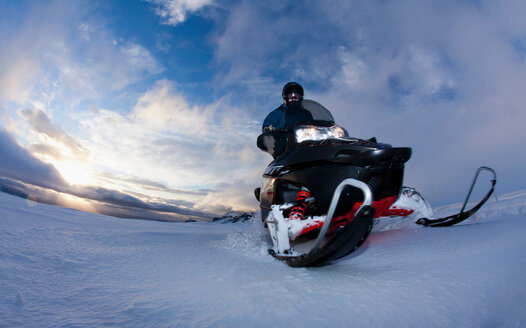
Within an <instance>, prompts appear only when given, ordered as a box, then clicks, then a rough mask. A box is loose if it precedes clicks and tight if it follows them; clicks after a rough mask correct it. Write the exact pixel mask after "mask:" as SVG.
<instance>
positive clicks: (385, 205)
mask: <svg viewBox="0 0 526 328" xmlns="http://www.w3.org/2000/svg"><path fill="white" fill-rule="evenodd" d="M395 201H396V196H392V197H387V198H384V199H381V200H378V201H373V207H374V209H375V214H374V217H375V218H378V217H380V216H383V215H386V212H387V213H395V212H396V213H401V214H402V215H400V216H407V215H409V214H411V213H413V211H412V210H403V209H391V210H390V209H389V207H391V205H393V203H394V202H395ZM362 203H363V202H360V203H355V204H354V206H353V207H352V208H351V210H350V211H349V212H348V213H347V214H345V215H343V216H339V217H336V218H334V219H333V220H332V221H331V227H330V229H329V231H328V233H327V234H328V235H329V234H331V233H332V232H334V231H335V230H336V229H339V228H342V227H344V226H346V225H347V224H349V222H351V221H352V220H353V219H354V217H355V215H356V212H357V211H358V209H359V208H360V206H362ZM406 212H409V213H407V214H405V213H406ZM404 214H405V215H404ZM393 215H399V214H393ZM322 226H323V222H321V221H317V222H315V223H314V224H312V225H309V226H307V227H305V228H304V229H303V230H302V231H301V232H300V233H299V234H298V237H299V236H301V235H304V234H306V233H308V232H311V231H313V230H316V229H319V228H321V227H322Z"/></svg>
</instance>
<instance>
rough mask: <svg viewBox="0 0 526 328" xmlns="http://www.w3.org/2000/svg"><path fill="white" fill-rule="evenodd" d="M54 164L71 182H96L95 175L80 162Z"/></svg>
mask: <svg viewBox="0 0 526 328" xmlns="http://www.w3.org/2000/svg"><path fill="white" fill-rule="evenodd" d="M53 165H54V166H55V167H56V168H57V170H58V171H59V172H60V174H61V175H62V177H63V178H64V179H65V180H66V181H67V182H69V183H70V184H74V185H90V184H93V183H94V175H93V174H92V173H91V172H90V171H89V170H88V169H87V168H86V167H85V165H83V164H81V163H79V162H71V161H70V162H55V163H53Z"/></svg>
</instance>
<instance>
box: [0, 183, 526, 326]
mask: <svg viewBox="0 0 526 328" xmlns="http://www.w3.org/2000/svg"><path fill="white" fill-rule="evenodd" d="M460 206H461V204H453V205H451V206H448V207H444V208H438V209H434V211H435V214H436V215H437V216H441V215H442V214H447V213H448V212H451V211H454V210H455V209H458V208H459V207H460ZM0 213H1V214H0V327H36V326H39V327H41V326H47V327H51V326H52V327H101V326H104V327H108V326H116V327H210V326H213V327H233V326H246V327H269V326H279V327H299V326H301V327H329V326H355V327H526V314H525V313H526V260H525V259H526V238H525V236H526V220H525V217H526V191H519V192H516V193H513V194H508V195H503V196H500V197H499V200H498V202H496V201H495V199H494V198H492V199H491V200H490V201H488V203H487V204H486V205H485V206H484V207H483V208H482V209H481V210H480V212H479V213H477V215H476V216H475V217H473V218H471V219H469V220H468V221H465V222H463V223H462V224H460V225H458V226H454V227H447V228H425V227H421V226H418V225H416V224H414V220H412V219H411V218H406V219H394V218H382V219H380V220H379V221H378V222H377V224H376V225H375V228H374V229H373V232H372V234H371V236H370V237H369V239H368V240H367V241H366V242H365V244H364V245H363V246H362V247H361V248H360V249H359V250H358V251H357V252H355V253H353V254H352V255H351V256H349V257H346V258H344V259H343V260H341V261H339V262H337V263H334V264H332V265H329V266H325V267H321V268H299V269H296V268H290V267H288V266H287V265H285V264H284V263H281V262H279V261H277V260H275V259H273V258H272V257H271V256H269V255H268V254H267V248H268V247H269V246H268V243H269V242H270V241H269V237H268V234H267V232H266V231H265V230H264V228H263V227H262V224H261V222H260V220H259V219H258V218H256V219H255V220H253V221H250V222H245V223H235V224H220V223H218V222H211V223H203V222H195V223H173V222H172V223H170V222H159V221H142V220H126V219H118V218H113V217H108V216H102V215H96V214H91V213H85V212H81V211H77V210H72V209H67V208H62V207H56V206H51V205H46V204H40V203H34V202H30V201H27V200H25V199H22V198H17V197H15V196H11V195H8V194H5V193H0Z"/></svg>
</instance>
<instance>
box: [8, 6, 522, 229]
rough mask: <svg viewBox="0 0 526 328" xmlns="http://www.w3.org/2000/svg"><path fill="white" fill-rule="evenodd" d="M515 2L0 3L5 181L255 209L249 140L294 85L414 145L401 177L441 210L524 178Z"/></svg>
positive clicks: (116, 204) (256, 166)
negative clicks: (475, 184) (479, 180)
mask: <svg viewBox="0 0 526 328" xmlns="http://www.w3.org/2000/svg"><path fill="white" fill-rule="evenodd" d="M525 12H526V2H525V1H498V2H496V1H476V0H473V1H468V0H464V1H462V0H458V1H439V2H437V1H430V0H429V1H428V0H424V1H418V2H416V3H415V2H414V1H396V2H390V1H380V0H378V1H367V2H360V1H330V2H328V1H301V2H298V1H295V2H288V1H272V0H270V1H265V2H262V1H246V0H226V1H217V0H195V1H194V0H149V1H139V0H130V1H61V0H51V1H46V2H42V1H10V0H7V1H2V2H0V48H1V49H2V51H1V52H0V177H2V180H0V181H3V182H2V183H3V184H4V185H9V186H10V187H11V188H16V187H19V188H22V189H23V190H24V192H25V193H26V194H28V195H29V196H31V195H32V196H33V198H35V199H44V198H46V199H47V200H48V201H49V202H53V201H54V202H58V199H61V200H62V203H60V204H61V205H67V206H73V205H71V203H72V202H78V203H80V202H82V203H83V204H84V205H83V206H84V207H83V209H90V210H93V211H99V212H104V211H102V210H101V209H100V208H101V207H105V208H106V211H105V213H109V212H111V211H112V210H117V209H121V210H126V209H128V210H129V209H133V210H137V211H138V210H139V209H146V210H148V211H150V212H149V213H150V214H151V215H154V214H155V215H156V216H155V217H160V218H162V217H165V216H170V217H173V218H174V219H188V218H194V219H210V218H212V217H214V216H216V215H220V214H224V213H225V212H227V211H230V210H239V211H252V210H255V209H257V206H258V204H257V202H256V200H255V198H254V196H253V189H254V188H255V187H257V186H259V184H260V180H261V173H262V171H263V170H264V168H265V167H266V165H267V164H268V163H269V162H270V161H271V157H270V155H268V154H266V153H263V152H261V151H260V150H259V149H258V148H257V147H256V145H255V140H256V138H257V136H258V134H259V133H260V131H261V123H262V121H263V119H264V118H265V116H266V115H267V114H268V113H269V112H270V111H271V110H273V109H274V108H276V107H277V106H279V104H280V103H281V97H280V95H281V88H282V86H283V85H284V84H285V83H286V82H288V81H298V82H300V83H301V84H302V85H303V86H304V88H305V98H308V99H313V100H316V101H318V102H320V103H322V104H323V105H324V106H325V107H327V108H328V109H329V110H330V111H331V112H332V114H333V115H334V117H335V119H336V122H337V123H338V124H340V125H341V126H343V127H345V128H346V129H347V130H348V131H349V133H350V134H351V135H352V136H354V137H359V138H370V137H373V136H376V137H377V139H378V140H379V141H381V142H386V143H389V144H392V145H394V146H406V147H412V149H413V156H412V158H411V160H410V161H409V162H408V163H407V166H406V175H405V185H408V186H412V187H415V188H417V189H418V190H419V191H420V192H422V193H423V194H424V196H425V197H426V198H427V199H428V200H429V201H430V202H431V204H433V205H443V204H449V203H451V202H455V201H461V200H463V197H464V196H465V193H466V192H467V189H468V185H469V183H470V182H471V179H472V175H473V172H474V171H475V169H476V168H477V167H479V166H481V165H486V166H491V167H493V168H494V169H495V170H496V171H497V175H498V184H497V193H499V192H500V193H505V192H509V191H514V190H519V189H524V187H526V176H525V174H524V172H523V168H524V167H525V165H526V152H524V151H522V149H524V147H525V146H526V129H524V127H523V125H524V123H525V122H526V110H525V109H524V104H525V103H526V93H525V92H524V86H525V85H526V20H524V13H525ZM65 199H67V201H66V200H65ZM68 204H70V205H68ZM79 206H80V205H78V206H77V207H79ZM140 215H143V214H140Z"/></svg>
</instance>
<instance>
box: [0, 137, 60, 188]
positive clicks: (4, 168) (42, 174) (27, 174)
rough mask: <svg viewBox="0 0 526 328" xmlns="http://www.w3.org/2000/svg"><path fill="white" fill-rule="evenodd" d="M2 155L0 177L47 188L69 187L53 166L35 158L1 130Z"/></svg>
mask: <svg viewBox="0 0 526 328" xmlns="http://www.w3.org/2000/svg"><path fill="white" fill-rule="evenodd" d="M0 154H1V158H2V160H1V163H0V175H3V176H8V177H11V178H14V179H17V180H20V181H23V182H27V183H31V184H35V185H38V186H42V187H47V188H57V187H62V188H63V187H65V186H66V185H67V183H66V182H65V181H64V179H63V178H62V176H61V175H60V173H58V171H57V170H56V169H55V168H54V167H53V166H52V165H49V164H46V163H44V162H42V161H40V160H38V159H37V158H35V157H34V156H33V155H31V153H29V152H28V151H27V150H25V149H24V148H22V147H21V146H20V145H18V144H17V143H16V141H15V140H14V139H13V138H12V137H11V135H9V133H7V132H6V131H5V130H3V129H0Z"/></svg>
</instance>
